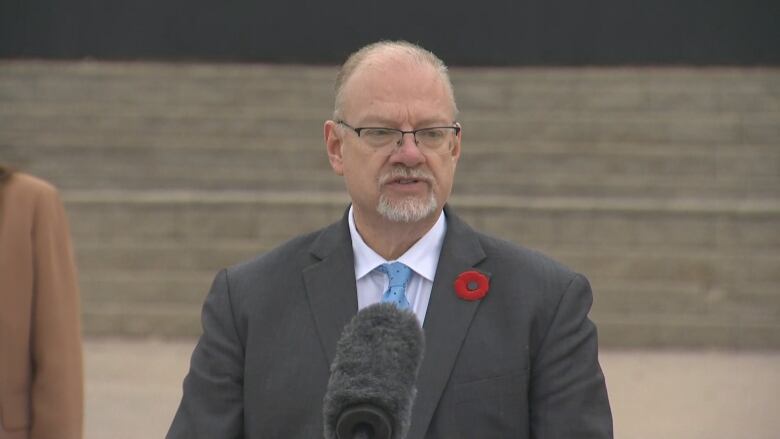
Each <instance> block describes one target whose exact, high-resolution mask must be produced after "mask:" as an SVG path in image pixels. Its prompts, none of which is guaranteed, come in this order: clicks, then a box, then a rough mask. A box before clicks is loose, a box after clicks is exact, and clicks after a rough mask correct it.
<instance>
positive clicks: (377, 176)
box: [325, 57, 461, 222]
mask: <svg viewBox="0 0 780 439" xmlns="http://www.w3.org/2000/svg"><path fill="white" fill-rule="evenodd" d="M366 64H367V65H363V66H361V67H359V68H358V70H357V71H355V72H354V73H353V75H352V77H351V78H349V80H348V81H347V83H346V84H345V86H344V90H343V101H342V102H343V104H342V109H341V110H342V111H341V113H342V117H343V121H344V122H345V123H347V124H349V125H350V126H352V127H355V128H360V127H385V128H396V129H400V130H404V131H410V130H414V129H419V128H427V127H434V126H452V125H453V122H454V120H453V118H454V108H453V106H454V104H453V102H452V100H451V99H450V95H449V93H448V90H447V88H446V85H445V84H444V82H443V81H442V78H441V75H440V74H439V73H438V72H437V71H436V70H435V69H434V68H433V67H432V66H429V65H423V64H418V63H415V62H412V61H409V60H406V59H398V58H387V57H386V58H380V59H375V60H373V61H372V62H371V63H366ZM460 140H461V137H460V134H458V135H455V134H454V132H453V133H451V134H448V135H447V139H446V144H444V146H443V147H441V148H438V149H428V148H424V147H421V146H422V145H421V146H420V147H418V145H416V144H415V141H414V137H413V136H412V135H411V134H406V135H404V136H403V140H402V143H401V145H400V146H390V147H384V148H376V147H374V146H371V145H370V144H369V143H368V142H366V140H365V138H361V137H359V136H358V135H357V133H355V132H354V131H353V130H351V129H350V128H347V127H345V126H343V125H340V124H337V123H336V122H335V121H328V122H326V123H325V141H326V144H327V147H328V156H329V159H330V163H331V166H332V167H333V170H334V171H335V172H336V173H337V174H339V175H342V176H344V180H345V182H346V186H347V191H348V192H349V195H350V197H351V198H352V202H353V209H354V211H355V214H356V217H358V218H364V219H366V220H370V221H382V220H384V221H393V222H417V221H421V220H424V219H430V218H432V217H434V215H436V216H437V215H438V213H439V212H440V211H441V209H442V207H443V206H444V203H445V202H446V201H447V199H448V198H449V195H450V192H451V190H452V184H453V178H454V175H455V167H456V165H457V161H458V158H459V156H460Z"/></svg>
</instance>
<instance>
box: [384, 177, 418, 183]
mask: <svg viewBox="0 0 780 439" xmlns="http://www.w3.org/2000/svg"><path fill="white" fill-rule="evenodd" d="M421 181H422V180H419V179H416V178H396V179H394V180H391V181H390V183H395V184H414V183H420V182H421Z"/></svg>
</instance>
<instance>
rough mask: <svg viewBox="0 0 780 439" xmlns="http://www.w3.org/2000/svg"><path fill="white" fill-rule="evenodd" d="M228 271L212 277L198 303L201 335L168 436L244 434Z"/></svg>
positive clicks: (239, 352)
mask: <svg viewBox="0 0 780 439" xmlns="http://www.w3.org/2000/svg"><path fill="white" fill-rule="evenodd" d="M227 273H228V272H227V271H226V270H222V271H221V272H220V273H219V274H218V275H217V277H216V279H214V283H213V285H212V287H211V291H210V292H209V294H208V297H206V300H205V302H204V305H203V313H202V323H203V335H201V337H200V340H199V341H198V344H197V346H196V347H195V350H194V351H193V353H192V359H191V360H190V371H189V373H188V374H187V377H186V378H185V379H184V385H183V396H182V400H181V404H180V405H179V409H178V410H177V412H176V415H175V417H174V419H173V423H172V424H171V428H170V430H169V431H168V435H167V436H166V438H168V439H196V438H202V439H212V438H221V439H239V438H243V437H244V433H243V431H244V430H243V429H244V407H243V379H244V371H243V365H244V348H243V343H242V342H241V340H240V338H239V335H238V331H237V330H236V326H235V319H234V315H233V307H232V304H231V299H230V289H229V285H228V274H227Z"/></svg>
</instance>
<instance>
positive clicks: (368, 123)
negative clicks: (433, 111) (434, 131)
mask: <svg viewBox="0 0 780 439" xmlns="http://www.w3.org/2000/svg"><path fill="white" fill-rule="evenodd" d="M363 120H364V122H361V123H360V126H362V127H384V128H395V127H396V121H394V120H392V119H389V118H384V117H381V116H369V117H366V118H365V119H363ZM452 123H453V122H452V121H449V119H445V118H438V117H432V118H428V119H422V120H420V121H419V122H418V123H417V124H416V125H415V129H417V128H427V127H433V126H450V125H452Z"/></svg>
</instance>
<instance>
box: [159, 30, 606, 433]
mask: <svg viewBox="0 0 780 439" xmlns="http://www.w3.org/2000/svg"><path fill="white" fill-rule="evenodd" d="M456 120H457V107H456V105H455V100H454V96H453V91H452V86H451V84H450V81H449V77H448V75H447V70H446V67H445V66H444V64H443V63H442V62H441V60H439V59H438V58H437V57H436V56H435V55H433V54H432V53H430V52H428V51H426V50H424V49H422V48H420V47H418V46H415V45H412V44H409V43H406V42H380V43H376V44H373V45H369V46H367V47H364V48H363V49H361V50H360V51H358V52H356V53H355V54H353V55H352V56H351V57H350V58H349V59H348V60H347V61H346V63H345V64H344V66H343V67H342V70H341V72H340V73H339V75H338V78H337V81H336V105H335V112H334V117H333V120H329V121H327V122H325V126H324V135H325V144H326V146H327V152H328V157H329V160H330V164H331V166H332V168H333V170H334V171H335V172H336V173H337V174H338V175H341V176H343V177H344V181H345V183H346V187H347V191H348V192H349V195H350V197H351V200H352V205H351V206H350V208H349V210H348V211H347V213H346V214H345V216H344V218H343V219H342V220H341V221H340V222H338V223H336V224H333V225H331V226H329V227H327V228H325V229H322V230H320V231H317V232H314V233H311V234H308V235H305V236H301V237H299V238H296V239H294V240H292V241H291V242H288V243H286V244H284V245H282V246H280V247H278V248H276V249H275V250H273V251H271V252H269V253H267V254H265V255H262V256H259V257H258V258H256V259H254V260H252V261H249V262H246V263H243V264H241V265H238V266H235V267H232V268H229V269H227V270H223V271H222V272H221V273H220V274H219V275H218V276H217V278H216V280H215V281H214V284H213V286H212V290H211V292H210V294H209V296H208V298H207V299H206V302H205V304H204V309H203V328H204V333H203V336H202V337H201V339H200V341H199V343H198V346H197V347H196V348H195V351H194V353H193V356H192V363H191V369H190V372H189V374H188V376H187V378H186V379H185V381H184V395H183V398H182V402H181V406H180V407H179V410H178V412H177V414H176V417H175V419H174V421H173V425H172V426H171V430H170V432H169V434H168V437H169V438H283V439H290V438H317V437H322V431H323V428H322V399H323V396H324V394H325V388H326V385H327V382H328V377H329V369H328V368H329V365H330V363H331V361H332V360H333V356H334V351H335V346H336V342H337V340H338V338H339V335H340V333H341V330H342V328H343V326H344V325H345V323H347V322H348V321H349V319H350V318H351V317H352V316H354V315H355V313H356V312H357V311H358V309H362V308H363V307H366V306H368V305H371V304H373V303H376V302H379V301H380V300H384V299H385V297H384V296H385V295H384V294H383V292H384V291H385V290H386V289H387V286H388V283H389V280H388V275H387V274H386V273H385V272H386V271H387V270H385V269H384V268H382V267H384V265H383V264H385V263H387V262H401V263H403V264H404V265H405V266H408V267H410V268H411V270H410V271H411V278H410V279H409V280H408V281H407V282H405V284H406V285H405V288H404V291H403V293H402V294H401V297H396V298H395V299H396V300H397V301H398V304H399V306H401V307H405V308H408V309H410V310H411V311H412V312H414V313H415V314H416V315H417V317H418V319H419V320H420V321H421V322H422V323H423V328H424V333H425V339H426V352H425V356H424V359H423V363H422V366H421V368H420V373H419V376H418V380H417V389H418V394H417V398H416V400H415V403H414V406H413V413H412V421H411V428H410V431H409V434H408V438H409V439H423V438H428V439H440V438H441V439H445V438H446V439H453V438H469V439H472V438H508V437H512V438H537V439H541V438H546V439H549V438H561V439H571V438H577V439H582V438H609V437H612V419H611V414H610V408H609V402H608V400H607V393H606V388H605V383H604V376H603V375H602V373H601V370H600V367H599V364H598V359H597V356H598V348H597V342H596V329H595V327H594V325H593V324H592V323H591V322H590V320H588V317H587V313H588V311H589V308H590V304H591V300H592V297H591V291H590V287H589V285H588V283H587V281H586V280H585V279H584V278H583V277H582V276H580V275H578V274H576V273H573V272H571V271H569V270H567V269H566V268H564V267H562V266H561V265H559V264H557V263H555V262H553V261H551V260H549V259H547V258H545V257H544V256H541V255H539V254H537V253H534V252H532V251H529V250H526V249H523V248H521V247H518V246H515V245H513V244H510V243H507V242H504V241H500V240H497V239H494V238H490V237H487V236H485V235H482V234H480V233H477V232H475V231H473V230H472V229H470V228H469V227H468V226H467V225H466V224H464V223H463V222H462V221H461V220H459V219H458V217H457V216H456V215H455V214H454V213H453V212H452V211H451V210H450V209H449V208H446V207H445V204H446V201H447V199H448V198H449V195H450V191H451V189H452V184H453V178H454V175H455V168H456V165H457V162H458V159H459V158H460V153H461V127H460V125H459V124H458V123H457V122H456ZM464 273H466V274H467V275H468V276H471V277H470V280H469V281H468V282H465V283H459V284H458V286H456V285H455V282H456V279H457V278H458V277H459V276H461V275H463V274H464ZM390 290H392V288H390ZM477 293H478V294H477Z"/></svg>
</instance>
